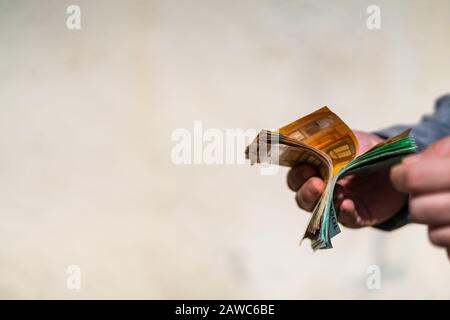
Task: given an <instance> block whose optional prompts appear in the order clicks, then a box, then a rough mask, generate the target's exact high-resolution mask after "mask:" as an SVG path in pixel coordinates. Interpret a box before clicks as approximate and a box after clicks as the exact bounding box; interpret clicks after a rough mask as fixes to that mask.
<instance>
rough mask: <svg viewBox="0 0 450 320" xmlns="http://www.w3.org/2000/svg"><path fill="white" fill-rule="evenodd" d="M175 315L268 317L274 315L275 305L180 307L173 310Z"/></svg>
mask: <svg viewBox="0 0 450 320" xmlns="http://www.w3.org/2000/svg"><path fill="white" fill-rule="evenodd" d="M175 314H176V315H192V316H201V317H203V318H206V317H208V315H212V314H216V315H225V316H226V315H229V316H231V315H249V316H251V315H257V316H264V315H266V316H270V315H275V305H273V304H220V305H218V306H217V307H215V306H190V305H185V304H183V305H181V306H177V307H176V308H175Z"/></svg>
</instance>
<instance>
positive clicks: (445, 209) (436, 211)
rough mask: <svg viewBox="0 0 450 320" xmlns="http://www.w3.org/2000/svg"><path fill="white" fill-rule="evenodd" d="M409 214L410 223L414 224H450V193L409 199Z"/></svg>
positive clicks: (417, 196)
mask: <svg viewBox="0 0 450 320" xmlns="http://www.w3.org/2000/svg"><path fill="white" fill-rule="evenodd" d="M409 214H410V219H411V221H413V222H416V223H423V224H429V225H439V224H450V192H441V193H433V194H428V195H416V196H413V197H411V199H410V201H409Z"/></svg>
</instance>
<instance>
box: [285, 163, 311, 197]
mask: <svg viewBox="0 0 450 320" xmlns="http://www.w3.org/2000/svg"><path fill="white" fill-rule="evenodd" d="M316 175H317V170H316V169H315V168H314V167H313V166H311V165H309V164H301V165H299V166H297V167H294V168H292V169H291V170H290V171H289V173H288V175H287V183H288V186H289V188H290V189H291V190H292V191H297V190H298V189H300V187H301V186H302V185H303V184H304V183H305V182H306V180H308V179H309V178H311V177H314V176H316Z"/></svg>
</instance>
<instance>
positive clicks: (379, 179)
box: [288, 131, 407, 228]
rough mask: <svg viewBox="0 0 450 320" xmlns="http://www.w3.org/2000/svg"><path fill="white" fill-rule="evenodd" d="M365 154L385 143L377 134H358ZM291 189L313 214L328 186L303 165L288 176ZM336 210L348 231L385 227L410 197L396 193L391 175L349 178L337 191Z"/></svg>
mask: <svg viewBox="0 0 450 320" xmlns="http://www.w3.org/2000/svg"><path fill="white" fill-rule="evenodd" d="M355 135H356V137H357V138H358V141H359V144H360V146H359V151H358V154H362V153H364V152H366V151H367V150H369V149H370V148H372V147H373V146H374V145H376V144H377V143H378V142H380V141H381V140H382V139H381V138H380V137H378V136H376V135H374V134H370V133H365V132H360V131H355ZM288 185H289V187H290V188H291V189H292V190H293V191H296V200H297V203H298V205H299V206H300V207H301V208H303V209H305V210H307V211H311V210H312V209H313V208H314V205H315V204H316V203H317V201H318V199H319V198H320V195H321V194H322V192H323V190H324V188H325V186H324V182H323V181H322V179H321V178H319V177H318V175H317V171H316V170H315V169H314V168H313V167H312V166H310V165H307V164H301V165H299V166H297V167H295V168H292V169H291V170H290V171H289V173H288ZM334 197H335V208H336V210H337V215H338V219H339V222H340V223H342V224H343V225H344V226H346V227H350V228H360V227H365V226H373V225H376V224H379V223H382V222H384V221H386V220H388V219H389V218H390V217H392V216H393V215H394V214H395V213H397V212H398V211H399V210H400V209H401V208H402V207H403V205H404V204H405V203H406V201H407V195H405V194H403V193H401V192H398V191H397V190H395V189H394V187H393V185H392V183H391V182H390V179H389V171H385V172H376V173H371V174H358V175H353V176H352V175H351V176H347V177H345V178H343V179H341V180H339V181H338V184H337V186H336V189H335V194H334Z"/></svg>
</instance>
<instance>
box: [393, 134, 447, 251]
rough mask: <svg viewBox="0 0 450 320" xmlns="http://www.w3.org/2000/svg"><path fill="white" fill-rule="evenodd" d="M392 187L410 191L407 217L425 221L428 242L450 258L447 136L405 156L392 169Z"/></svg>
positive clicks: (415, 220) (416, 220) (421, 221)
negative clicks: (420, 150) (423, 149)
mask: <svg viewBox="0 0 450 320" xmlns="http://www.w3.org/2000/svg"><path fill="white" fill-rule="evenodd" d="M391 179H392V182H393V184H394V186H395V188H396V189H397V190H399V191H402V192H405V193H409V194H410V200H409V212H410V219H411V221H413V222H416V223H423V224H427V225H428V234H429V238H430V240H431V242H432V243H433V244H435V245H437V246H441V247H444V248H447V253H448V256H449V258H450V137H447V138H444V139H442V140H439V141H437V142H435V143H434V144H432V145H431V146H430V147H429V148H427V149H426V150H425V151H423V152H422V153H420V154H418V155H414V156H410V157H407V158H405V159H404V160H403V162H402V163H401V164H400V165H397V166H395V167H394V168H392V170H391Z"/></svg>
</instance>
